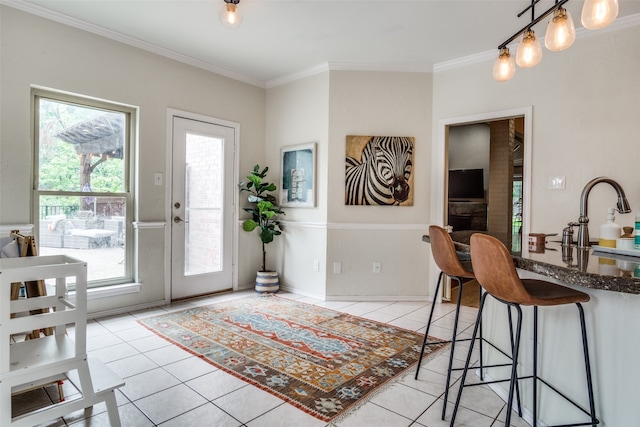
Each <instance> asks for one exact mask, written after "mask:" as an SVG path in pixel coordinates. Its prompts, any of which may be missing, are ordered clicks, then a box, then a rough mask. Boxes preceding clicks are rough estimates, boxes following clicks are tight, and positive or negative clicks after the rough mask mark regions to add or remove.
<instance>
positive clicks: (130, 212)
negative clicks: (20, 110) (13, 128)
mask: <svg viewBox="0 0 640 427" xmlns="http://www.w3.org/2000/svg"><path fill="white" fill-rule="evenodd" d="M41 99H46V100H50V101H53V102H60V103H66V104H72V105H77V106H79V107H87V108H95V109H100V110H105V111H114V112H118V113H123V114H124V115H125V124H124V125H125V132H124V133H125V141H124V147H123V153H124V188H123V189H122V192H113V193H111V192H95V191H92V192H91V193H90V194H91V195H92V196H94V197H121V198H123V199H124V200H125V218H124V231H125V247H124V250H125V251H124V260H125V261H124V266H125V268H124V275H123V276H119V277H112V278H107V279H100V280H92V281H90V282H88V283H87V287H88V288H98V287H102V286H111V285H121V284H125V283H132V282H133V281H134V271H135V270H134V253H135V250H134V249H135V248H134V245H135V244H136V241H135V236H134V229H133V219H134V215H135V212H137V207H136V197H135V176H136V174H135V168H136V164H137V163H136V158H135V153H136V147H137V143H138V138H137V136H138V108H137V107H134V106H131V105H126V104H122V103H117V102H113V101H106V100H102V99H97V98H92V97H89V96H83V95H77V94H71V93H67V92H60V91H56V90H52V89H44V88H39V87H32V89H31V112H32V120H31V123H32V127H31V129H32V144H31V147H32V149H33V174H32V181H33V182H32V204H31V206H32V209H31V220H32V223H33V224H34V235H35V236H36V241H37V242H39V241H40V236H39V229H40V197H41V196H76V197H81V196H86V195H87V193H86V192H84V193H83V192H81V191H58V190H40V189H39V179H40V176H39V174H40V100H41Z"/></svg>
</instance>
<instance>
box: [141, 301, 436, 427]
mask: <svg viewBox="0 0 640 427" xmlns="http://www.w3.org/2000/svg"><path fill="white" fill-rule="evenodd" d="M140 323H141V324H143V325H144V326H146V327H147V328H149V329H151V330H152V331H153V332H155V333H156V334H158V335H160V336H161V337H163V338H165V339H167V340H168V341H169V342H171V343H173V344H175V345H178V346H180V347H182V348H184V349H186V350H187V351H189V352H191V353H193V354H195V355H197V356H199V357H201V358H202V359H203V360H206V361H207V362H209V363H211V364H213V365H215V366H217V367H218V368H220V369H222V370H224V371H226V372H228V373H230V374H232V375H235V376H236V377H238V378H240V379H242V380H244V381H246V382H248V383H250V384H253V385H254V386H256V387H259V388H261V389H263V390H266V391H267V392H269V393H272V394H274V395H276V396H278V397H279V398H281V399H283V400H285V401H287V402H289V403H290V404H292V405H294V406H296V407H298V408H300V409H302V410H304V411H305V412H307V413H309V414H311V415H313V416H315V417H316V418H319V419H321V420H323V421H332V420H335V419H336V418H337V417H341V416H343V415H345V414H346V413H347V411H349V410H351V409H354V408H356V407H358V406H359V405H361V404H362V403H364V402H365V401H366V400H367V399H368V398H370V397H371V396H372V394H373V393H375V392H376V391H379V390H380V389H381V387H383V386H384V385H386V384H388V383H389V382H390V381H392V380H394V379H397V378H399V377H400V376H401V375H402V374H403V373H404V372H405V371H407V370H408V369H410V368H411V367H412V366H414V365H415V364H416V362H417V360H418V358H419V356H420V348H421V345H422V339H423V335H421V334H418V333H416V332H413V331H408V330H405V329H401V328H398V327H394V326H391V325H388V324H384V323H379V322H375V321H372V320H368V319H363V318H361V317H357V316H352V315H349V314H346V313H340V312H337V311H334V310H330V309H327V308H323V307H319V306H315V305H310V304H305V303H301V302H297V301H295V300H289V299H286V298H282V297H277V296H275V295H266V296H258V295H256V296H251V297H247V298H241V299H236V300H231V301H227V302H220V303H217V304H213V305H209V306H204V307H197V308H191V309H187V310H184V311H180V312H176V313H170V314H166V315H161V316H156V317H152V318H148V319H144V320H140ZM434 341H438V340H437V339H434ZM446 345H447V344H446V342H442V343H439V344H435V345H429V346H427V348H426V350H425V355H426V356H425V357H429V354H431V355H433V354H434V352H437V351H438V350H440V349H442V348H443V347H444V346H446ZM247 404H248V405H250V404H251V403H250V402H247Z"/></svg>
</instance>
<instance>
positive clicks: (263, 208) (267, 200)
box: [238, 165, 285, 293]
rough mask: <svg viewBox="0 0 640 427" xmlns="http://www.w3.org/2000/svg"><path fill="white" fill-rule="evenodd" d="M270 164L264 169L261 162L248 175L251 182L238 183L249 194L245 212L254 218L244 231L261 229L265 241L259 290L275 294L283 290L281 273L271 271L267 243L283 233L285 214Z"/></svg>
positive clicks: (257, 276) (245, 225) (258, 276)
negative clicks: (281, 217) (280, 218)
mask: <svg viewBox="0 0 640 427" xmlns="http://www.w3.org/2000/svg"><path fill="white" fill-rule="evenodd" d="M268 171H269V168H268V167H265V168H264V169H262V170H260V166H259V165H255V166H254V167H253V170H252V171H251V172H250V173H249V175H248V176H247V179H248V181H246V182H241V183H240V184H238V186H239V187H240V192H241V193H242V192H245V191H246V192H247V193H249V194H248V196H247V201H248V202H249V203H250V204H251V206H250V207H247V208H243V210H244V211H245V212H248V213H250V214H251V218H249V219H247V220H245V221H244V222H243V223H242V229H243V230H244V231H249V232H251V231H254V230H255V229H256V228H258V229H259V232H260V233H259V237H260V241H261V242H262V268H261V269H260V270H259V271H258V272H257V273H256V292H260V293H264V292H268V293H275V292H278V290H279V289H280V281H279V279H278V273H277V272H276V271H273V270H267V251H266V245H267V244H269V243H271V242H273V239H274V237H275V236H279V235H280V234H282V228H281V226H280V221H278V216H279V215H285V213H284V212H283V211H282V210H281V209H280V208H279V207H278V205H277V204H276V198H275V196H274V195H273V194H271V193H272V192H274V191H276V185H275V184H273V183H269V182H267V181H265V178H266V176H267V172H268Z"/></svg>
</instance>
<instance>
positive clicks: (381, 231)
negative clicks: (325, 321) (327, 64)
mask: <svg viewBox="0 0 640 427" xmlns="http://www.w3.org/2000/svg"><path fill="white" fill-rule="evenodd" d="M431 86H432V77H431V74H430V73H390V72H355V71H332V72H331V82H330V88H329V90H330V99H329V108H330V118H329V152H328V155H329V165H328V166H329V171H328V188H329V197H328V200H327V206H328V214H327V219H328V223H329V224H328V227H329V232H328V238H327V248H328V249H327V251H328V255H327V264H328V265H327V296H328V297H331V298H348V297H353V298H365V299H385V298H387V299H389V298H391V299H415V298H421V299H424V298H426V296H427V285H426V277H427V276H426V273H427V266H426V263H425V259H427V257H428V249H427V245H425V244H422V243H421V238H422V235H423V234H425V232H426V231H427V228H428V226H427V223H428V220H429V218H428V216H429V215H428V212H429V206H430V185H429V177H430V164H431V119H430V117H431V90H432V89H431ZM347 135H397V136H413V137H415V146H414V165H413V173H414V174H415V180H414V188H412V189H411V191H412V192H413V194H414V199H413V203H414V204H413V206H410V207H409V206H404V207H396V206H346V205H345V203H344V183H345V144H346V136H347ZM334 262H340V263H341V264H342V273H340V274H335V273H333V263H334ZM373 262H380V263H381V272H380V273H379V274H374V273H372V267H373Z"/></svg>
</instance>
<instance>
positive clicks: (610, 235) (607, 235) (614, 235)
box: [598, 208, 638, 248]
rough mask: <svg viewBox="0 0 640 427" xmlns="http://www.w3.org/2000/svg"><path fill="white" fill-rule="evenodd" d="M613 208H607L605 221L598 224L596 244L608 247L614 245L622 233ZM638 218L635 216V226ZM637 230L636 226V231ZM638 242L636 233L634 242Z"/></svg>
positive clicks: (613, 246)
mask: <svg viewBox="0 0 640 427" xmlns="http://www.w3.org/2000/svg"><path fill="white" fill-rule="evenodd" d="M614 212H615V209H614V208H609V209H608V210H607V222H605V223H604V224H602V225H601V226H600V239H599V240H598V245H600V246H606V247H608V248H615V247H616V240H617V239H619V238H620V236H621V235H622V227H620V226H619V225H618V224H616V223H615V222H614V221H615V219H616V218H615V216H614ZM637 221H638V218H637V217H636V227H638V222H637ZM637 232H638V230H637V228H636V233H637ZM637 242H638V235H637V234H636V244H637Z"/></svg>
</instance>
